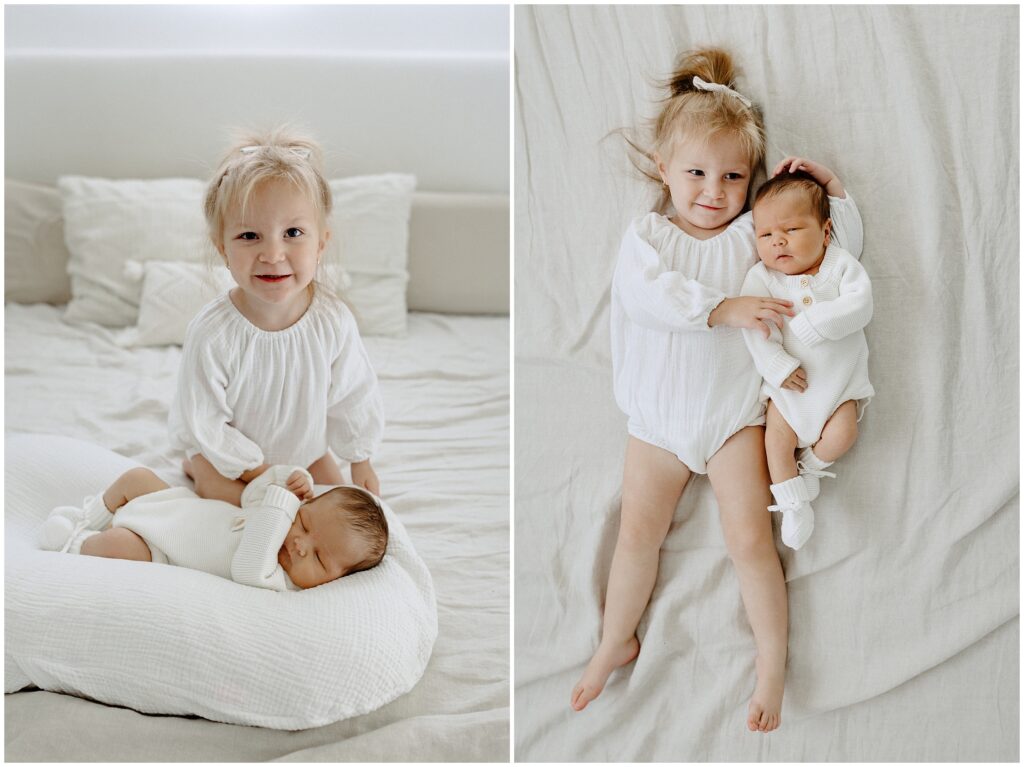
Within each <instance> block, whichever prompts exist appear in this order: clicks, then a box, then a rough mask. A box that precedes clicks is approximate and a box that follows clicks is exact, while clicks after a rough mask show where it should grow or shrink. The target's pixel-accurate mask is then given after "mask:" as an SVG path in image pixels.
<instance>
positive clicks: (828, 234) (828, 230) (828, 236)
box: [825, 218, 832, 247]
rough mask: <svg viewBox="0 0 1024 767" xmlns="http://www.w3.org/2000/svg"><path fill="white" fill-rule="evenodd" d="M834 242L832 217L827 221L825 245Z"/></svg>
mask: <svg viewBox="0 0 1024 767" xmlns="http://www.w3.org/2000/svg"><path fill="white" fill-rule="evenodd" d="M831 242H832V219H831V218H830V219H827V220H826V221H825V247H828V245H829V244H830V243H831Z"/></svg>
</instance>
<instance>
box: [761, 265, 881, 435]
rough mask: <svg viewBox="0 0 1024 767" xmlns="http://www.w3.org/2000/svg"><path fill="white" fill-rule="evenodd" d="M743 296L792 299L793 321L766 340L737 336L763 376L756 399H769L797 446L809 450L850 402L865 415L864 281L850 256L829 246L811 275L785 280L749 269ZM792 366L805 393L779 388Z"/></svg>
mask: <svg viewBox="0 0 1024 767" xmlns="http://www.w3.org/2000/svg"><path fill="white" fill-rule="evenodd" d="M743 295H745V296H772V297H774V298H784V299H787V300H789V301H792V302H793V309H794V310H795V311H796V316H795V317H793V318H791V319H790V320H789V321H787V322H786V323H785V324H784V325H783V329H782V330H781V331H780V330H779V329H778V328H777V327H775V326H774V325H773V326H771V336H770V337H769V338H765V337H764V336H763V335H762V334H761V333H760V332H758V331H753V330H747V329H744V330H743V331H742V332H743V338H744V340H745V341H746V342H747V348H748V349H749V350H750V354H751V356H752V357H753V358H754V364H755V365H756V366H757V369H758V371H759V372H760V373H761V375H762V376H763V377H764V385H763V387H762V389H761V393H762V400H765V401H766V400H769V399H770V400H771V401H772V402H774V403H775V407H777V408H778V409H779V413H781V414H782V417H783V418H784V419H785V420H786V423H787V424H789V426H790V428H792V429H793V431H794V432H795V433H796V436H797V447H810V446H811V445H813V444H814V443H815V442H817V441H818V438H819V437H820V436H821V430H822V428H823V427H824V426H825V423H826V422H827V421H828V419H829V418H831V417H832V414H833V413H834V412H835V411H836V408H838V407H839V406H840V405H842V404H843V403H844V402H847V401H851V400H852V401H854V402H856V403H857V420H860V419H861V418H862V417H863V415H864V408H865V407H866V406H867V404H868V402H870V400H871V397H872V396H873V395H874V393H875V390H874V388H873V387H872V386H871V381H870V380H869V379H868V342H867V337H866V336H865V335H864V327H865V326H866V325H867V324H868V322H870V321H871V312H872V306H873V302H872V299H871V278H870V277H868V273H867V271H866V270H865V269H864V267H863V266H861V265H860V263H858V262H857V259H855V258H854V257H853V256H851V255H850V254H849V253H848V252H847V251H845V250H843V249H842V248H840V247H839V246H838V245H829V246H828V248H827V250H826V252H825V258H824V259H823V260H822V262H821V266H820V268H819V269H818V273H817V274H792V275H787V274H783V273H782V272H777V271H775V270H774V269H769V268H767V267H766V266H765V265H764V264H763V263H760V264H755V265H754V266H753V267H752V268H751V270H750V272H749V273H748V274H747V277H746V279H745V280H744V282H743ZM797 368H803V370H804V372H805V373H806V374H807V389H805V390H804V391H800V392H796V391H792V390H790V389H783V388H782V383H783V381H785V380H786V379H787V378H789V376H790V375H791V374H792V373H793V371H794V370H796V369H797Z"/></svg>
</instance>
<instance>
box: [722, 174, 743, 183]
mask: <svg viewBox="0 0 1024 767" xmlns="http://www.w3.org/2000/svg"><path fill="white" fill-rule="evenodd" d="M725 177H726V178H727V179H729V180H730V181H739V180H740V179H741V178H743V174H742V173H726V174H725Z"/></svg>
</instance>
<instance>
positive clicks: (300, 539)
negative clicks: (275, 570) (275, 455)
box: [277, 496, 368, 589]
mask: <svg viewBox="0 0 1024 767" xmlns="http://www.w3.org/2000/svg"><path fill="white" fill-rule="evenodd" d="M367 554H368V547H367V545H366V543H365V542H364V540H363V539H362V537H361V536H360V535H359V534H358V533H354V532H353V531H351V530H350V529H349V526H348V525H347V524H346V523H345V520H344V518H343V517H342V515H340V514H339V513H338V512H337V504H336V503H335V502H333V501H331V500H330V499H327V498H325V497H324V496H320V497H318V498H314V499H313V500H312V501H308V502H306V503H304V504H302V506H300V507H299V510H298V511H297V512H296V514H295V521H294V522H292V526H291V529H290V530H289V531H288V534H287V535H286V536H285V539H284V544H283V545H282V546H281V549H280V551H278V552H277V563H278V564H279V565H281V567H282V568H283V569H284V571H285V572H286V573H288V577H289V578H291V579H292V583H294V584H295V585H296V586H298V587H299V588H302V589H310V588H313V587H314V586H319V585H321V584H323V583H328V582H330V581H333V580H334V579H335V578H340V577H341V576H342V575H344V574H345V573H346V572H348V571H349V570H350V569H351V568H352V567H354V566H356V565H358V564H359V563H360V562H362V561H363V560H364V559H365V558H366V557H367Z"/></svg>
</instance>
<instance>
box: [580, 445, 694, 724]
mask: <svg viewBox="0 0 1024 767" xmlns="http://www.w3.org/2000/svg"><path fill="white" fill-rule="evenodd" d="M623 475H624V476H623V480H622V512H621V514H622V517H621V522H620V524H619V537H618V540H617V541H616V543H615V554H614V555H613V556H612V567H611V573H610V574H609V576H608V593H607V595H606V596H605V607H604V626H603V628H602V633H601V643H600V645H599V646H598V648H597V651H596V652H595V653H594V657H593V658H591V660H590V663H588V664H587V668H586V670H585V671H584V672H583V676H582V678H581V679H580V681H579V682H578V683H577V685H576V687H574V688H573V691H572V699H571V705H572V707H573V708H574V709H576V710H577V711H580V710H582V709H583V708H584V707H585V706H586V705H587V704H588V703H589V702H590V701H591V700H593V699H594V698H596V697H597V696H598V695H600V694H601V690H603V689H604V685H605V682H606V681H607V680H608V676H609V675H610V674H611V673H612V671H614V670H615V669H616V668H618V667H619V666H624V665H625V664H627V663H629V662H630V661H631V660H633V658H635V657H636V656H637V653H638V652H639V651H640V643H639V642H638V641H637V638H636V627H637V625H638V624H639V623H640V617H641V616H642V615H643V613H644V609H645V608H646V607H647V602H648V601H649V600H650V598H651V592H652V591H653V590H654V583H655V580H656V579H657V576H658V560H659V554H660V551H661V544H662V543H663V542H664V541H665V536H666V535H667V534H668V528H669V525H670V524H671V523H672V516H673V515H674V514H675V511H676V505H677V504H678V503H679V496H680V495H682V492H683V488H684V487H686V483H687V481H688V480H689V479H690V470H689V469H688V468H687V467H686V466H685V465H684V464H683V463H681V462H680V460H679V459H678V458H677V457H676V456H675V455H673V454H672V453H670V452H668V451H667V450H662V449H661V448H659V447H655V446H654V445H650V444H648V443H646V442H642V441H640V440H638V439H636V438H635V437H630V438H629V442H628V443H627V445H626V464H625V468H624V471H623Z"/></svg>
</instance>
